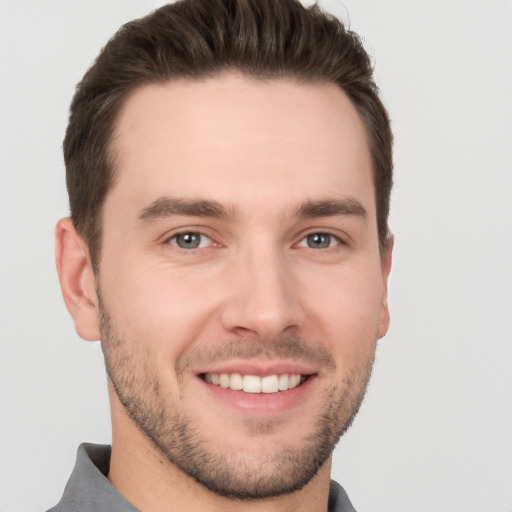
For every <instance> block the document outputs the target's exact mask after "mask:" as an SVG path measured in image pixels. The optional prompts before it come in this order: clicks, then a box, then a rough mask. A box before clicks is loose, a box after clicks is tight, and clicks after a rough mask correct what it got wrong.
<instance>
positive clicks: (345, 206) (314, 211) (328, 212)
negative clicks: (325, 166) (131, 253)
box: [138, 197, 367, 224]
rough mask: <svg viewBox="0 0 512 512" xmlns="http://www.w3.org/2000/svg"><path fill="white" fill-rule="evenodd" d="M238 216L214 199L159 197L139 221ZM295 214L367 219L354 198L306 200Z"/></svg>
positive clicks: (147, 208) (232, 217) (303, 216)
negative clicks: (175, 217) (178, 216)
mask: <svg viewBox="0 0 512 512" xmlns="http://www.w3.org/2000/svg"><path fill="white" fill-rule="evenodd" d="M236 213H237V210H236V208H235V207H229V208H226V207H225V206H223V205H222V204H221V203H219V202H217V201H213V200H208V199H197V200H195V199H181V198H173V197H160V198H158V199H156V200H155V201H153V202H152V203H151V204H150V205H149V206H148V207H146V208H144V209H143V210H142V211H141V212H140V214H139V215H138V220H139V221H141V222H142V223H144V224H148V223H152V222H155V221H157V220H160V219H165V218H167V217H172V216H173V215H185V216H190V217H210V218H216V219H227V220H233V219H235V217H236ZM294 214H295V217H298V218H313V217H331V216H336V215H348V216H356V217H362V218H363V219H366V217H367V213H366V210H365V208H364V206H363V205H362V204H361V203H360V202H359V201H358V200H357V199H354V198H353V197H347V198H343V199H321V200H317V201H305V202H303V203H301V204H299V205H298V206H297V207H296V208H295V211H294Z"/></svg>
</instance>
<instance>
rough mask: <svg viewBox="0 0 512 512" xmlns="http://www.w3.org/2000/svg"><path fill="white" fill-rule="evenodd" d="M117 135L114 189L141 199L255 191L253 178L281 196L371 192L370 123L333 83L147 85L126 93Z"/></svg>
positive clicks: (233, 78) (231, 80)
mask: <svg viewBox="0 0 512 512" xmlns="http://www.w3.org/2000/svg"><path fill="white" fill-rule="evenodd" d="M114 140H115V143H114V146H113V151H114V155H115V160H116V163H117V165H116V183H115V185H114V187H113V191H112V192H111V194H110V195H115V194H118V195H120V196H122V197H123V198H124V199H125V200H128V201H131V202H132V203H137V204H140V205H141V206H143V205H144V203H146V204H147V203H148V202H150V201H152V200H154V199H156V198H157V197H158V195H165V194H171V195H178V196H180V197H181V196H184V197H192V196H198V197H204V196H205V194H214V195H215V199H218V200H220V201H225V202H236V199H237V198H239V199H240V200H241V201H242V200H250V199H251V194H250V193H248V192H250V188H251V187H252V190H253V191H254V192H256V191H257V190H260V189H262V190H265V191H266V197H265V200H266V201H276V202H277V203H282V202H283V197H282V196H283V191H286V195H287V196H290V197H295V196H298V197H297V198H296V199H297V200H302V199H304V197H301V196H307V195H313V196H315V195H316V196H319V195H347V194H351V195H354V194H356V195H357V194H359V195H362V196H368V194H370V196H371V198H372V199H373V183H372V178H371V158H370V153H369V149H368V144H367V137H366V132H365V129H364V126H363V123H362V122H361V120H360V118H359V116H358V114H357V112H356V110H355V108H354V107H353V105H352V104H351V102H350V100H349V99H348V98H347V96H346V95H345V93H344V92H343V91H342V90H341V89H340V88H339V87H338V86H336V85H335V84H305V83H298V82H295V81H292V80H285V79H271V80H259V79H254V78H248V77H246V76H242V75H239V74H235V73H228V74H225V75H221V76H218V77H214V78H208V79H205V80H193V81H184V80H180V81H171V82H167V83H165V84H154V85H148V86H144V87H142V88H139V89H137V90H136V91H134V93H132V95H131V96H130V97H129V98H128V99H127V101H126V102H125V105H124V107H123V109H122V111H121V113H120V116H119V118H118V122H117V125H116V132H115V138H114ZM242 189H243V190H242ZM245 196H247V197H245ZM253 199H254V200H256V197H253ZM108 201H109V198H107V202H108Z"/></svg>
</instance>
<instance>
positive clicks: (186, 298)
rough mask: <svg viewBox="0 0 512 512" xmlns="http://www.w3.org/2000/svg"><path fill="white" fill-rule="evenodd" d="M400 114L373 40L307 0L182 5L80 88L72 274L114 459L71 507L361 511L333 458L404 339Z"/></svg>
mask: <svg viewBox="0 0 512 512" xmlns="http://www.w3.org/2000/svg"><path fill="white" fill-rule="evenodd" d="M391 144H392V136H391V132H390V127H389V121H388V117H387V114H386V111H385V109H384V107H383V106H382V104H381V102H380V100H379V98H378V96H377V93H376V87H375V85H374V83H373V79H372V70H371V66H370V63H369V59H368V56H367V55H366V53H365V52H364V50H363V48H362V46H361V44H360V42H359V40H358V38H357V36H356V35H354V34H352V33H350V32H348V31H346V30H345V29H344V27H343V26H342V25H341V23H340V22H339V21H337V20H335V19H333V18H331V17H329V16H327V15H325V14H324V13H322V12H321V11H320V10H319V9H318V8H311V9H306V8H304V7H303V6H302V5H301V4H300V3H299V2H297V1H296V0H184V1H182V2H178V3H176V4H173V5H168V6H165V7H162V8H161V9H159V10H157V11H155V12H154V13H153V14H152V15H150V16H148V17H146V18H143V19H141V20H137V21H134V22H132V23H129V24H127V25H125V26H124V27H123V28H122V29H121V30H120V31H119V32H118V33H117V34H116V35H115V36H114V38H113V39H112V40H111V41H110V42H109V43H108V44H107V46H106V47H105V48H104V49H103V50H102V52H101V54H100V56H99V57H98V59H97V61H96V62H95V64H94V65H93V67H92V68H91V69H90V70H89V71H88V72H87V73H86V75H85V76H84V78H83V80H82V82H81V83H80V84H79V87H78V90H77V92H76V95H75V98H74V100H73V103H72V106H71V116H70V121H69V126H68V130H67V133H66V138H65V141H64V154H65V161H66V169H67V185H68V191H69V197H70V205H71V218H66V219H62V220H61V221H60V222H59V223H58V225H57V229H56V246H57V268H58V272H59V278H60V282H61V287H62V292H63V296H64V299H65V302H66V305H67V307H68V309H69V311H70V313H71V315H72V317H73V319H74V322H75V326H76V329H77V332H78V333H79V335H80V336H81V337H82V338H84V339H86V340H101V343H102V349H103V352H104V356H105V363H106V368H107V374H108V385H109V396H110V403H111V412H112V427H113V435H112V447H111V448H110V447H105V446H93V445H82V446H81V447H80V448H79V452H78V458H77V464H76V467H75V470H74V472H73V475H72V476H71V478H70V481H69V483H68V486H67V487H66V491H65V493H64V496H63V498H62V500H61V502H60V503H59V505H57V506H56V507H55V508H54V509H52V510H53V511H67V512H69V511H74V510H76V511H78V510H90V511H96V510H102V511H106V510H116V511H121V510H122V511H125V510H126V511H133V510H143V511H144V512H158V511H164V510H190V511H195V510H237V511H240V510H242V511H243V510H275V511H278V510H292V509H293V510H296V511H325V510H333V511H334V510H335V511H350V510H354V509H353V507H352V505H351V504H350V501H349V499H348V497H347V495H346V494H345V492H344V490H343V489H342V488H341V486H339V485H338V484H336V483H334V482H330V464H331V455H332V451H333V449H334V446H335V445H336V443H337V441H338V439H339V437H340V436H341V435H342V434H343V432H344V431H345V430H346V429H347V428H348V427H349V425H350V423H351V421H352V419H353V417H354V416H355V414H356V413H357V410H358V408H359V405H360V403H361V401H362V399H363V396H364V392H365V389H366V385H367V382H368V379H369V377H370V373H371V368H372V363H373V359H374V353H375V346H376V342H377V340H378V339H379V338H380V337H382V336H383V335H384V334H385V333H386V331H387V328H388V323H389V313H388V306H387V290H386V287H387V278H388V275H389V271H390V267H391V251H392V239H391V237H390V235H389V231H388V227H387V217H388V210H389V195H390V189H391V169H392V161H391V160H392V159H391Z"/></svg>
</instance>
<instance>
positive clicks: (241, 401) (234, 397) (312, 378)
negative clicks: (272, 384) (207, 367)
mask: <svg viewBox="0 0 512 512" xmlns="http://www.w3.org/2000/svg"><path fill="white" fill-rule="evenodd" d="M197 378H198V380H199V381H200V383H201V384H202V385H203V386H204V388H205V389H206V391H207V392H208V394H209V395H210V397H211V398H212V399H213V400H216V401H220V402H222V403H225V404H227V405H228V406H229V407H231V408H233V409H238V410H239V411H241V412H243V413H245V414H256V415H261V414H264V415H268V414H271V415H272V414H282V413H284V412H286V411H288V410H291V409H294V408H296V407H299V406H300V405H303V404H304V402H305V401H306V400H307V397H308V394H310V393H311V392H312V390H313V388H314V386H315V384H316V381H317V376H316V375H309V376H308V378H307V379H306V381H305V382H303V383H302V384H301V385H300V386H297V387H295V388H293V389H288V390H286V391H278V392H277V393H245V392H243V391H234V390H232V389H229V388H221V387H220V386H216V385H215V384H208V383H207V382H206V381H204V380H203V379H201V378H200V377H197Z"/></svg>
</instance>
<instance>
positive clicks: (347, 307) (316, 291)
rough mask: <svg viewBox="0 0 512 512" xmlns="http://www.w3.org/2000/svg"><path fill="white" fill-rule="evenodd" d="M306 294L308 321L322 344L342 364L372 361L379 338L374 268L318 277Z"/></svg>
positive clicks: (379, 293) (377, 281) (379, 282)
mask: <svg viewBox="0 0 512 512" xmlns="http://www.w3.org/2000/svg"><path fill="white" fill-rule="evenodd" d="M314 282H315V286H310V287H309V289H310V291H309V292H308V293H307V296H308V298H309V300H308V306H307V308H308V311H307V316H308V317H309V318H310V319H316V320H315V321H314V324H316V325H318V326H320V328H321V332H320V333H319V334H320V335H321V336H323V339H324V340H325V343H326V344H328V345H329V347H330V349H331V350H332V351H333V352H335V353H338V354H340V357H342V358H343V359H344V360H348V359H352V358H354V357H355V358H362V359H364V358H368V357H372V354H373V352H374V350H375V344H376V341H377V338H378V330H379V325H380V317H381V310H382V293H383V285H382V278H381V275H380V272H379V271H378V270H376V269H373V268H363V269H357V268H354V267H352V268H350V269H348V268H347V269H343V268H342V269H340V270H339V271H338V272H329V273H328V275H325V276H321V275H319V274H318V273H317V275H316V279H315V281H314Z"/></svg>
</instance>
